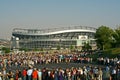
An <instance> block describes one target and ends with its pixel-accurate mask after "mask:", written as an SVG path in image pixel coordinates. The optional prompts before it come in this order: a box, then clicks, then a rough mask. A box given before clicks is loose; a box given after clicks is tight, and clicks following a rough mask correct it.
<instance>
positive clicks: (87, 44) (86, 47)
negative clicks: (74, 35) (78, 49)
mask: <svg viewBox="0 0 120 80" xmlns="http://www.w3.org/2000/svg"><path fill="white" fill-rule="evenodd" d="M82 49H83V50H87V51H89V50H90V49H92V47H91V46H90V45H89V43H84V46H83V47H82Z"/></svg>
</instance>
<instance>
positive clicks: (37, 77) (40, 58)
mask: <svg viewBox="0 0 120 80" xmlns="http://www.w3.org/2000/svg"><path fill="white" fill-rule="evenodd" d="M118 60H119V58H113V59H109V58H101V57H100V58H97V61H98V63H99V64H102V65H105V66H106V67H105V68H102V67H92V66H84V67H79V68H78V67H72V68H66V69H63V68H62V67H61V68H57V69H49V68H41V69H40V68H36V67H35V66H36V65H43V64H52V63H55V64H57V63H62V62H64V63H71V62H73V63H79V64H82V63H85V64H87V63H90V64H92V63H93V62H94V61H93V59H92V58H89V57H86V54H84V53H80V54H76V53H72V54H61V53H57V54H49V53H47V54H42V53H34V52H31V53H18V54H7V55H0V69H1V71H0V80H119V79H120V69H119V68H117V67H116V66H115V65H116V61H118ZM111 63H113V64H114V65H112V66H111ZM11 67H17V69H16V70H14V69H9V68H11Z"/></svg>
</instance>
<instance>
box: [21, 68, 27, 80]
mask: <svg viewBox="0 0 120 80" xmlns="http://www.w3.org/2000/svg"><path fill="white" fill-rule="evenodd" d="M22 76H23V80H26V78H27V70H26V69H25V68H24V69H23V71H22Z"/></svg>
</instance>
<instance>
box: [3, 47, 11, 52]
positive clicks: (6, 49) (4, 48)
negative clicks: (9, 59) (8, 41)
mask: <svg viewBox="0 0 120 80" xmlns="http://www.w3.org/2000/svg"><path fill="white" fill-rule="evenodd" d="M2 51H4V52H5V53H9V52H10V48H6V47H3V48H2Z"/></svg>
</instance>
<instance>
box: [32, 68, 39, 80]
mask: <svg viewBox="0 0 120 80" xmlns="http://www.w3.org/2000/svg"><path fill="white" fill-rule="evenodd" d="M37 78H38V71H37V69H36V68H34V70H33V73H32V80H37Z"/></svg>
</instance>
